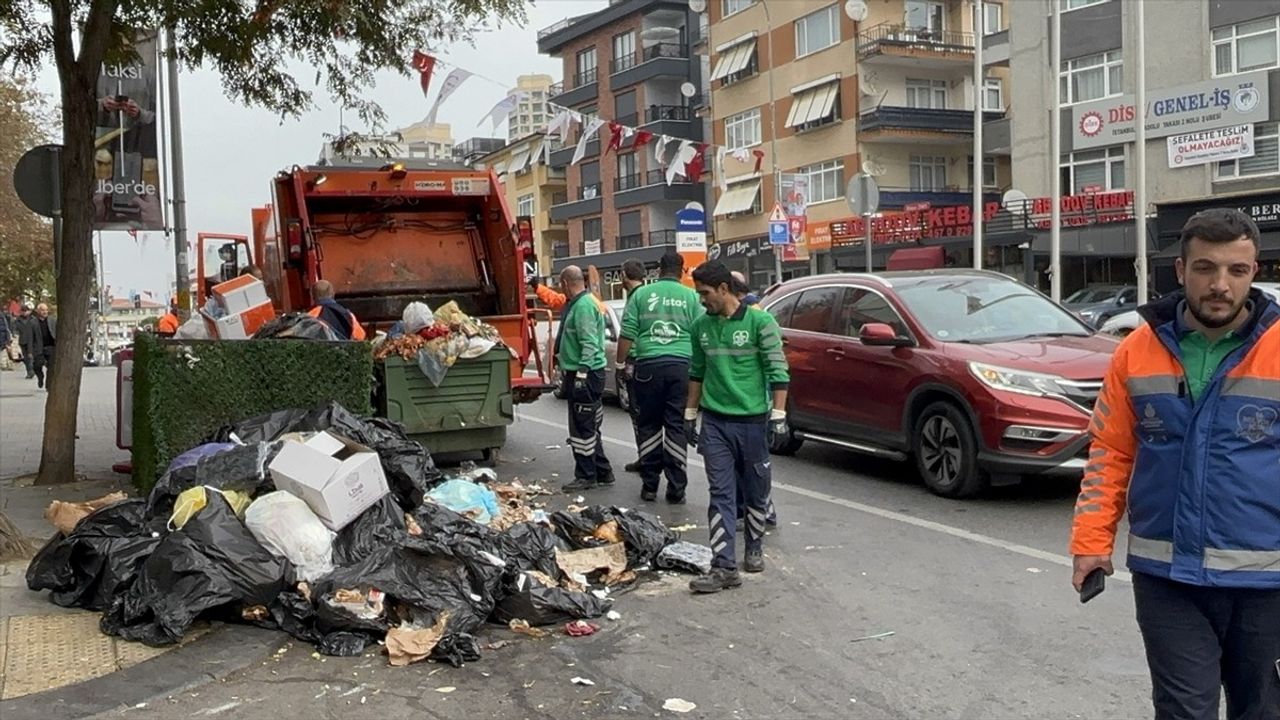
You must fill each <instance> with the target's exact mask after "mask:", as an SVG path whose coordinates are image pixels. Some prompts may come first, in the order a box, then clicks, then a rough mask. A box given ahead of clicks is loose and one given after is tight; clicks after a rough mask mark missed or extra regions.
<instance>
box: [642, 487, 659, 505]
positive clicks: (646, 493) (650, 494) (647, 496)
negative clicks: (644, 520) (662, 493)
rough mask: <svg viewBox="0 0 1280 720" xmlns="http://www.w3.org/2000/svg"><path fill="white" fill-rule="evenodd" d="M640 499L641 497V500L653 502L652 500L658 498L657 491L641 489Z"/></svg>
mask: <svg viewBox="0 0 1280 720" xmlns="http://www.w3.org/2000/svg"><path fill="white" fill-rule="evenodd" d="M640 499H641V500H643V501H645V502H653V501H655V500H657V499H658V491H656V490H641V491H640Z"/></svg>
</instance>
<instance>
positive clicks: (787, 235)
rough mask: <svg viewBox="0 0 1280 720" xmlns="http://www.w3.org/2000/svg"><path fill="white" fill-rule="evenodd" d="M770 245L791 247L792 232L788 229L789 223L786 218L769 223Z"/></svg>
mask: <svg viewBox="0 0 1280 720" xmlns="http://www.w3.org/2000/svg"><path fill="white" fill-rule="evenodd" d="M769 244H770V245H790V244H791V231H790V230H789V229H788V228H787V221H786V218H785V217H784V218H783V219H782V220H780V221H774V220H770V221H769Z"/></svg>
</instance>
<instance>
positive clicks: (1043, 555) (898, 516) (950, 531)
mask: <svg viewBox="0 0 1280 720" xmlns="http://www.w3.org/2000/svg"><path fill="white" fill-rule="evenodd" d="M518 417H519V418H520V419H521V420H528V421H529V422H533V423H537V424H539V425H546V426H547V427H553V428H557V429H561V430H564V429H565V425H564V423H559V422H552V421H551V420H544V419H542V418H539V417H533V416H531V415H526V414H524V413H520V414H519V415H518ZM601 437H602V439H603V440H604V441H605V442H607V443H610V444H613V445H621V446H624V447H635V441H634V440H619V439H618V438H613V437H609V436H608V435H602V436H601ZM689 465H692V466H696V467H700V468H703V470H704V471H705V469H706V466H705V465H704V464H703V462H702V461H701V460H699V459H697V458H695V457H690V458H689ZM773 487H774V489H775V490H782V491H784V492H789V493H792V494H795V495H801V496H803V497H807V498H809V499H811V500H818V501H821V502H825V503H829V504H831V505H838V506H840V507H843V508H848V509H850V510H857V511H858V512H861V513H866V514H868V515H874V516H876V517H880V518H884V519H886V520H893V521H895V522H900V523H903V524H906V525H912V526H914V527H918V528H922V529H924V530H932V531H933V532H937V533H942V534H943V535H950V536H951V537H955V538H960V539H962V540H968V541H970V542H975V543H978V544H980V545H987V546H990V547H994V548H999V549H1001V550H1006V551H1008V552H1012V553H1017V554H1018V555H1024V556H1026V557H1029V558H1035V559H1036V560H1043V561H1044V562H1048V563H1053V564H1054V565H1061V566H1062V567H1065V568H1070V567H1071V566H1072V565H1071V558H1070V557H1069V556H1067V555H1059V554H1057V553H1051V552H1047V551H1045V550H1041V549H1039V548H1033V547H1031V546H1029V545H1023V544H1021V543H1015V542H1010V541H1008V540H1001V539H1000V538H996V537H991V536H990V535H983V534H982V533H976V532H973V531H971V530H965V529H964V528H958V527H954V526H952V525H944V524H943V523H940V522H934V521H933V520H925V519H924V518H919V517H915V516H914V515H907V514H904V513H900V512H895V511H893V510H886V509H884V508H880V507H876V506H874V505H866V504H864V503H860V502H856V501H854V500H846V499H845V498H842V497H836V496H835V495H828V494H827V493H823V492H818V491H817V490H810V489H808V488H803V487H798V486H796V485H789V484H787V483H780V482H777V481H775V482H774V483H773ZM1112 579H1113V580H1120V581H1122V582H1130V581H1131V580H1130V576H1129V573H1127V572H1125V571H1123V570H1116V572H1115V575H1113V576H1112Z"/></svg>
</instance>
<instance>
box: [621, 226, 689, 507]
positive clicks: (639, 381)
mask: <svg viewBox="0 0 1280 720" xmlns="http://www.w3.org/2000/svg"><path fill="white" fill-rule="evenodd" d="M624 270H625V268H624ZM658 273H659V277H658V281H657V282H655V283H653V284H651V285H644V286H642V287H639V288H637V289H636V290H635V291H633V292H632V293H631V297H630V298H628V299H627V307H626V309H625V310H623V313H622V338H621V339H620V340H619V341H618V357H617V362H618V367H619V368H622V367H623V366H624V365H626V364H630V363H634V371H633V374H632V375H631V378H632V379H631V405H632V407H634V408H636V412H635V415H634V419H635V420H634V424H635V430H636V447H637V448H638V449H639V453H640V457H639V460H638V461H637V462H638V463H639V466H640V467H639V470H640V482H641V488H640V499H641V500H643V501H645V502H653V501H655V500H657V499H658V486H659V484H660V483H661V480H662V475H663V474H664V473H665V474H666V477H667V492H666V498H667V502H669V503H672V504H676V505H680V504H684V502H685V488H686V487H687V486H688V484H689V479H688V473H687V470H686V465H687V462H688V453H689V448H688V442H687V439H686V438H685V432H684V417H683V412H682V411H683V410H684V406H685V399H686V398H687V397H688V391H689V358H690V357H691V356H692V355H693V344H692V342H691V338H692V333H693V323H694V321H695V320H697V319H698V318H699V317H702V315H703V309H702V305H701V303H700V302H699V299H698V294H697V293H695V292H694V291H693V290H692V289H691V288H689V287H687V286H685V285H683V284H681V282H680V278H681V276H682V275H683V274H684V258H683V257H681V256H680V253H677V252H674V251H669V252H667V253H666V254H665V255H663V256H662V259H661V260H660V261H659V263H658ZM621 371H622V370H621V369H620V370H619V372H621Z"/></svg>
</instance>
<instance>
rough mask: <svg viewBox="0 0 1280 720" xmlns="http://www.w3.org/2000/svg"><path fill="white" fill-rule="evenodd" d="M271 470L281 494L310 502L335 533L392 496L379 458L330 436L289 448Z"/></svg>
mask: <svg viewBox="0 0 1280 720" xmlns="http://www.w3.org/2000/svg"><path fill="white" fill-rule="evenodd" d="M270 469H271V479H272V480H273V481H275V484H276V488H277V489H279V490H284V491H286V492H289V493H291V494H293V495H295V496H297V497H299V498H301V499H302V500H303V501H305V502H306V503H307V505H308V506H309V507H310V508H311V510H312V512H314V513H315V514H316V515H317V516H318V517H319V518H320V521H321V522H322V523H324V525H325V527H327V528H329V529H330V530H333V531H334V532H337V531H338V530H341V529H342V528H343V527H346V525H347V524H348V523H350V522H351V521H352V520H355V519H356V516H358V515H359V514H360V513H362V512H364V511H365V510H366V509H368V508H369V506H370V505H373V504H374V503H376V502H377V501H378V500H380V499H381V498H382V496H384V495H386V494H387V493H388V492H389V490H388V488H387V477H386V475H385V474H384V473H383V472H382V462H381V461H380V460H379V459H378V454H377V453H376V452H374V451H372V450H370V449H369V448H367V447H365V446H363V445H361V444H359V443H356V442H352V441H351V440H348V439H346V438H344V437H341V436H338V435H334V434H331V433H327V432H322V433H317V434H316V435H315V436H314V437H312V438H310V439H309V440H307V441H306V442H286V443H285V444H284V447H283V448H281V450H280V453H279V454H278V455H276V458H275V459H274V460H272V461H271V465H270Z"/></svg>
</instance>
